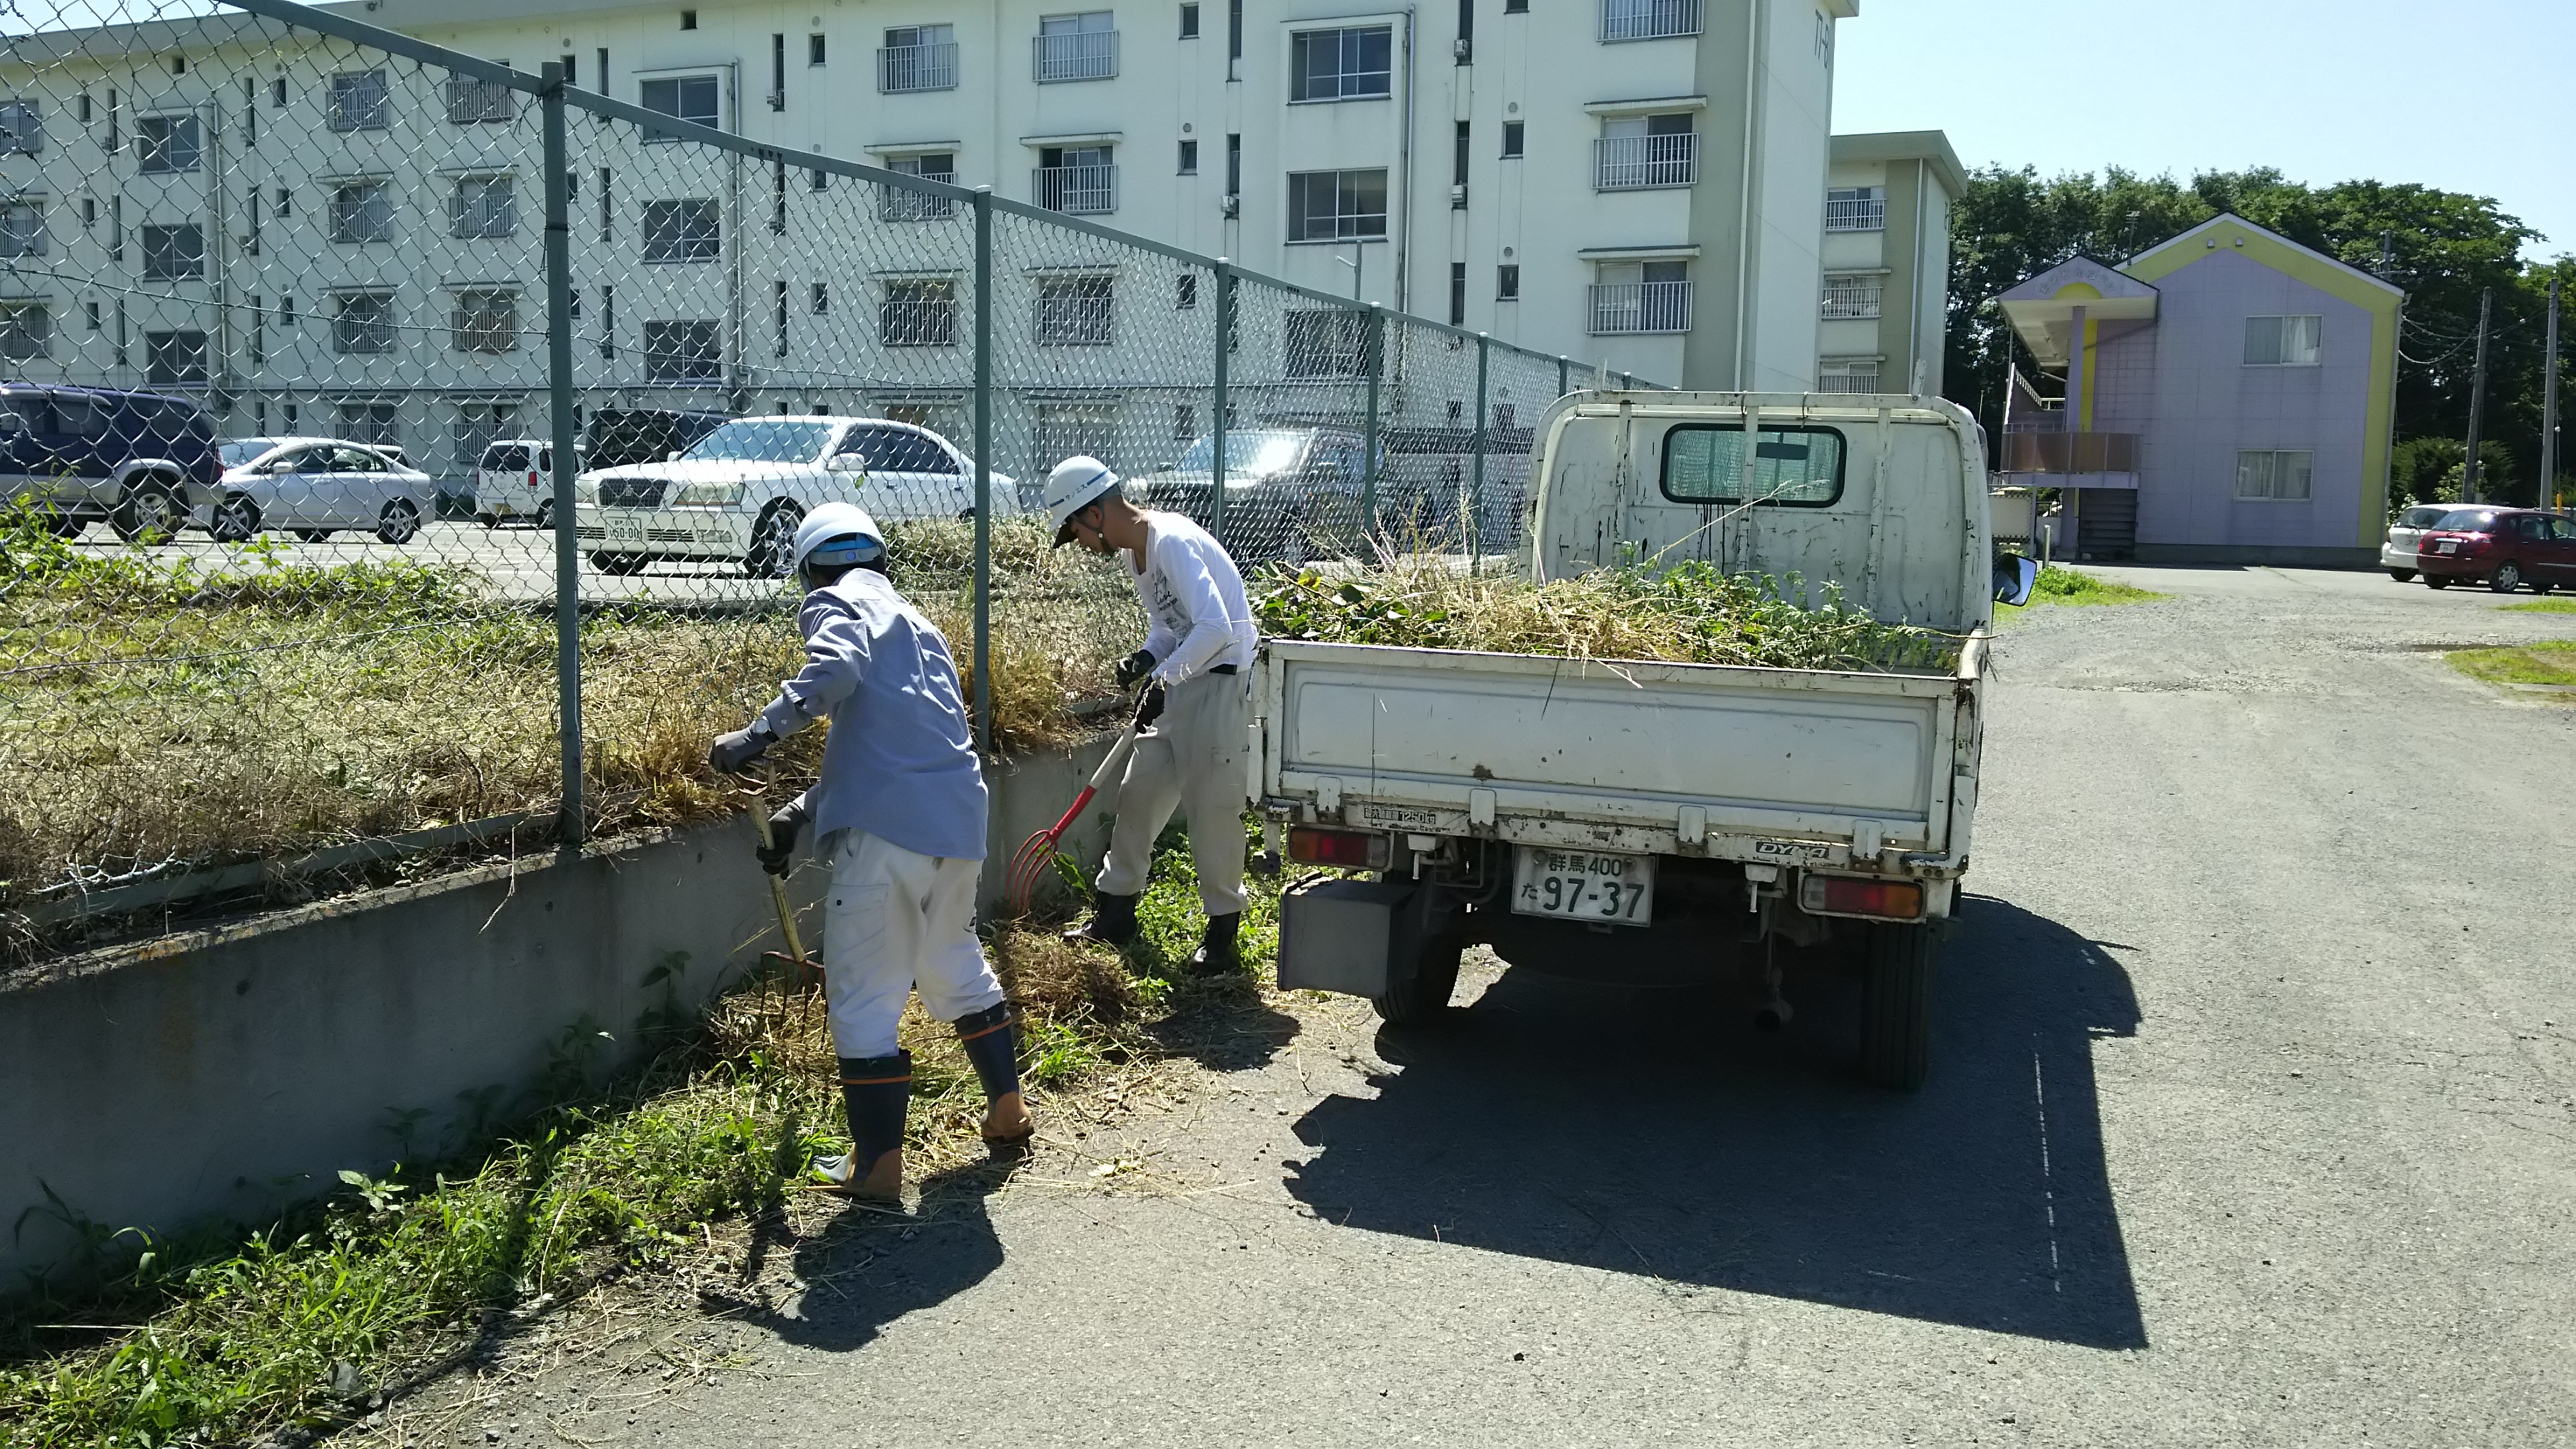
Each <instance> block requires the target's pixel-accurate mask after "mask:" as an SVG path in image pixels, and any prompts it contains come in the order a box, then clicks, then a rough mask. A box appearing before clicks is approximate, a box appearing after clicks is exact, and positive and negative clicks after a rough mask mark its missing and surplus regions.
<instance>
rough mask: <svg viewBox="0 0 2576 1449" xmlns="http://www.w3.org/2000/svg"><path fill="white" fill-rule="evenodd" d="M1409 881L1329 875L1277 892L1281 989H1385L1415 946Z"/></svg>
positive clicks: (1378, 992)
mask: <svg viewBox="0 0 2576 1449" xmlns="http://www.w3.org/2000/svg"><path fill="white" fill-rule="evenodd" d="M1417 889H1418V887H1416V886H1415V885H1414V884H1413V883H1412V882H1410V881H1372V880H1348V879H1340V878H1334V877H1324V878H1319V879H1314V880H1306V881H1300V882H1298V883H1297V884H1295V885H1293V886H1290V887H1289V888H1288V890H1287V892H1286V893H1285V894H1283V895H1282V896H1281V897H1280V900H1279V989H1280V990H1282V991H1338V992H1342V993H1344V994H1346V995H1350V996H1367V997H1379V996H1384V995H1386V994H1387V991H1388V989H1389V988H1390V987H1391V986H1393V985H1394V984H1395V977H1396V975H1397V974H1398V973H1399V972H1400V971H1402V970H1403V969H1405V967H1406V965H1407V964H1408V963H1409V962H1410V961H1411V960H1412V958H1413V955H1414V954H1415V951H1416V949H1417V943H1416V941H1415V937H1416V936H1417V934H1418V932H1419V926H1418V918H1419V917H1420V915H1421V912H1420V911H1419V910H1415V909H1412V906H1413V904H1414V901H1413V897H1414V893H1415V891H1416V890H1417Z"/></svg>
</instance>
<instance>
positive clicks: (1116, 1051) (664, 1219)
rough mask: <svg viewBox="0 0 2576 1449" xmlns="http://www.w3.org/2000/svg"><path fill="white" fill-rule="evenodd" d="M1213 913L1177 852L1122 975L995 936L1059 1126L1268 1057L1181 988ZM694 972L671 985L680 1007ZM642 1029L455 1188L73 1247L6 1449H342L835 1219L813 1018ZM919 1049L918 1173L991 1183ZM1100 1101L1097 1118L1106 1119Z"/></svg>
mask: <svg viewBox="0 0 2576 1449" xmlns="http://www.w3.org/2000/svg"><path fill="white" fill-rule="evenodd" d="M1196 909H1197V907H1196V892H1195V889H1194V887H1193V885H1192V881H1191V876H1190V869H1189V862H1188V857H1187V855H1186V847H1185V845H1183V846H1180V847H1177V848H1174V849H1166V850H1165V851H1163V852H1162V853H1161V859H1160V860H1159V861H1158V864H1157V869H1156V879H1155V881H1154V884H1153V886H1152V888H1151V889H1150V890H1149V891H1148V892H1147V895H1146V898H1145V900H1144V902H1143V903H1142V904H1141V907H1140V911H1139V918H1140V921H1141V923H1142V924H1143V926H1144V933H1143V934H1144V939H1143V940H1142V941H1141V942H1139V943H1138V944H1137V945H1136V946H1134V947H1131V948H1130V950H1129V952H1128V953H1127V955H1126V957H1125V958H1124V959H1122V958H1121V957H1120V956H1119V955H1117V954H1115V953H1112V952H1109V951H1107V950H1105V949H1100V948H1090V947H1080V946H1070V945H1067V944H1066V943H1064V942H1063V941H1061V940H1060V939H1058V937H1057V936H1056V934H1055V932H1054V931H1053V929H1051V928H1047V927H1043V926H1034V925H1032V926H1010V927H1005V928H1004V929H1003V930H1002V932H1001V933H1000V935H999V936H998V938H997V939H995V940H993V941H992V942H991V943H990V945H991V950H992V953H993V956H994V960H995V965H996V968H997V969H998V970H999V971H1000V972H1001V973H1002V975H1003V978H1004V981H1005V983H1006V985H1007V986H1008V987H1009V989H1010V993H1011V997H1012V1000H1013V1001H1014V1002H1015V1003H1017V1005H1018V1007H1019V1009H1020V1011H1021V1013H1022V1017H1023V1020H1024V1022H1025V1023H1026V1030H1025V1035H1024V1039H1023V1042H1022V1060H1023V1069H1024V1074H1025V1083H1026V1090H1027V1091H1028V1092H1029V1095H1030V1099H1031V1104H1032V1106H1033V1108H1034V1109H1035V1110H1036V1111H1037V1112H1038V1114H1039V1117H1040V1122H1041V1127H1042V1128H1044V1127H1046V1126H1047V1125H1048V1124H1049V1122H1050V1121H1052V1122H1058V1123H1061V1122H1064V1121H1066V1120H1068V1119H1070V1118H1071V1117H1073V1116H1075V1115H1076V1113H1075V1110H1074V1109H1075V1108H1077V1107H1086V1104H1085V1102H1084V1098H1085V1096H1086V1095H1087V1094H1096V1093H1098V1092H1100V1091H1104V1090H1106V1089H1108V1088H1109V1087H1110V1086H1111V1085H1112V1084H1115V1083H1118V1082H1123V1081H1126V1080H1129V1079H1130V1078H1132V1077H1133V1076H1134V1075H1135V1074H1137V1073H1138V1072H1141V1071H1144V1070H1149V1069H1151V1068H1152V1067H1153V1066H1154V1065H1155V1064H1157V1063H1159V1062H1162V1061H1165V1060H1168V1059H1170V1058H1173V1057H1177V1056H1184V1055H1186V1056H1194V1057H1199V1058H1202V1059H1208V1060H1216V1061H1223V1060H1224V1059H1225V1058H1226V1055H1227V1053H1228V1052H1229V1051H1230V1050H1238V1049H1240V1048H1241V1047H1242V1046H1243V1045H1244V1044H1245V1043H1247V1042H1250V1041H1252V1040H1254V1039H1261V1040H1266V1041H1268V1042H1270V1043H1272V1044H1274V1045H1275V1042H1276V1039H1277V1034H1276V1031H1275V1030H1271V1029H1269V1028H1271V1027H1273V1026H1275V1020H1276V1019H1275V1018H1274V1017H1271V1016H1270V1014H1269V1013H1268V1012H1267V1011H1266V1010H1265V1009H1264V1008H1263V1007H1262V996H1263V994H1264V988H1263V986H1262V985H1260V984H1258V983H1259V982H1260V981H1263V980H1266V978H1267V976H1268V972H1267V971H1266V970H1263V971H1260V972H1259V973H1258V976H1257V978H1256V979H1253V980H1246V979H1234V980H1225V981H1215V982H1196V981H1186V980H1176V979H1174V977H1173V975H1172V969H1171V968H1172V964H1173V963H1175V962H1177V961H1180V960H1184V959H1186V958H1187V956H1188V954H1189V952H1190V951H1191V949H1192V948H1193V947H1194V946H1195V945H1196V941H1197V930H1198V925H1197V918H1196ZM1276 940H1277V891H1276V889H1275V888H1273V887H1270V886H1268V885H1266V884H1265V885H1262V886H1261V887H1259V888H1257V889H1256V890H1255V891H1254V894H1253V901H1252V904H1251V907H1250V908H1249V910H1248V911H1247V913H1246V920H1245V929H1244V932H1243V937H1242V941H1243V945H1244V948H1245V951H1246V954H1247V956H1248V957H1252V958H1254V959H1256V960H1260V961H1265V962H1266V961H1267V960H1268V959H1269V958H1270V956H1271V954H1272V952H1273V950H1274V947H1275V943H1276ZM685 965H686V963H685V962H663V963H660V964H659V965H657V966H656V967H655V968H654V969H655V970H656V971H658V972H661V973H664V974H663V976H662V978H661V979H664V980H669V981H672V982H673V983H674V984H675V985H676V983H677V981H678V980H679V979H680V978H679V977H678V976H675V975H673V974H672V973H674V972H683V971H684V970H685ZM640 1029H641V1030H643V1031H645V1032H647V1033H656V1034H659V1040H660V1041H661V1050H660V1051H659V1052H658V1054H656V1055H655V1056H654V1057H653V1058H652V1060H651V1061H650V1063H649V1064H648V1065H646V1066H644V1067H643V1068H642V1069H641V1070H639V1071H636V1072H633V1073H630V1074H628V1075H626V1076H624V1077H622V1078H620V1079H618V1080H616V1081H615V1082H613V1083H610V1084H608V1085H606V1086H605V1087H603V1086H600V1085H598V1083H597V1080H596V1074H595V1073H594V1072H593V1071H592V1069H591V1064H592V1062H593V1060H594V1059H595V1058H596V1057H597V1056H598V1055H599V1054H600V1051H601V1050H602V1049H603V1048H604V1047H605V1046H606V1045H607V1043H606V1042H605V1041H603V1040H602V1039H601V1036H600V1033H599V1031H598V1029H597V1028H596V1027H595V1026H593V1025H591V1024H587V1023H584V1024H579V1025H576V1026H574V1027H572V1028H570V1029H568V1030H567V1031H566V1033H565V1035H564V1038H563V1040H562V1042H561V1043H560V1044H559V1046H558V1048H557V1050H556V1052H555V1055H554V1066H553V1070H552V1071H551V1072H550V1073H549V1076H548V1080H547V1082H546V1083H545V1084H544V1086H543V1087H542V1088H541V1089H540V1091H539V1092H538V1094H537V1096H536V1099H535V1102H534V1104H533V1106H532V1107H531V1108H530V1109H528V1110H526V1111H525V1112H524V1114H523V1115H521V1116H520V1117H519V1119H518V1120H517V1122H516V1124H515V1125H514V1126H512V1127H511V1128H510V1129H509V1130H508V1132H507V1133H506V1134H505V1135H502V1136H500V1137H499V1138H498V1139H497V1140H495V1139H493V1138H492V1137H491V1136H490V1135H489V1134H488V1133H486V1134H484V1135H485V1142H484V1144H483V1145H480V1146H478V1147H477V1148H475V1149H474V1150H471V1151H464V1152H451V1153H449V1154H447V1155H446V1156H445V1159H444V1161H443V1163H442V1164H441V1165H439V1166H431V1167H424V1166H415V1165H409V1164H406V1165H404V1166H400V1167H397V1168H396V1169H394V1170H393V1171H392V1172H391V1173H390V1174H388V1175H387V1176H386V1177H384V1178H382V1179H371V1178H367V1177H365V1176H363V1175H361V1174H359V1173H356V1172H344V1173H342V1174H341V1177H342V1178H343V1180H344V1182H345V1183H346V1190H345V1191H342V1192H339V1193H338V1194H336V1195H334V1196H332V1197H330V1198H328V1199H326V1200H324V1201H321V1202H318V1203H314V1204H311V1205H309V1206H307V1207H305V1208H303V1209H301V1210H299V1211H297V1212H295V1213H293V1214H291V1215H289V1216H288V1217H287V1218H285V1219H284V1220H282V1221H280V1222H277V1223H274V1224H271V1225H268V1226H266V1227H264V1228H261V1229H259V1230H257V1231H253V1232H248V1233H243V1232H239V1231H234V1232H231V1233H205V1234H200V1235H198V1236H197V1237H195V1238H192V1239H186V1240H172V1241H160V1240H151V1239H146V1238H143V1237H142V1236H141V1235H139V1234H134V1233H130V1232H129V1233H122V1234H119V1233H112V1232H110V1231H108V1230H106V1229H104V1228H103V1227H101V1226H99V1225H95V1224H88V1225H84V1226H85V1227H86V1229H87V1231H88V1234H89V1236H90V1239H91V1246H92V1250H93V1251H92V1254H91V1260H90V1262H89V1263H88V1264H87V1265H86V1274H85V1276H84V1277H82V1278H81V1279H80V1280H79V1281H76V1282H75V1281H72V1280H71V1279H68V1278H67V1279H65V1280H62V1281H59V1282H57V1283H55V1284H53V1285H51V1286H49V1287H48V1288H47V1289H45V1290H44V1291H41V1292H39V1293H37V1294H34V1295H32V1296H29V1297H25V1298H22V1299H20V1300H17V1301H15V1302H13V1303H12V1304H10V1305H9V1306H8V1307H7V1308H6V1309H5V1310H0V1423H5V1424H7V1425H8V1426H9V1439H8V1442H10V1443H11V1444H13V1445H15V1444H20V1443H24V1444H28V1445H45V1446H53V1445H63V1446H70V1445H83V1446H88V1445H118V1446H156V1449H157V1446H162V1445H170V1444H178V1443H239V1442H246V1441H248V1440H250V1439H252V1438H254V1437H256V1436H258V1435H262V1434H265V1433H268V1432H269V1431H271V1430H274V1429H277V1428H280V1427H284V1426H303V1427H305V1428H309V1429H314V1430H324V1431H327V1430H328V1429H329V1428H331V1427H333V1426H336V1425H340V1424H345V1423H347V1422H350V1421H351V1420H353V1419H355V1418H356V1417H358V1416H359V1415H361V1414H363V1413H365V1412H367V1411H368V1410H369V1409H371V1408H373V1407H375V1406H376V1405H377V1404H378V1403H380V1402H381V1400H380V1399H379V1398H377V1397H376V1396H377V1395H379V1394H383V1393H388V1392H391V1393H399V1392H401V1391H402V1390H403V1389H405V1388H406V1387H409V1386H417V1385H420V1384H424V1383H426V1382H427V1381H428V1380H429V1379H431V1378H433V1377H435V1376H436V1375H437V1374H438V1373H439V1372H440V1371H441V1370H442V1369H444V1368H451V1367H454V1366H456V1365H457V1364H459V1363H461V1362H463V1361H464V1360H463V1356H464V1354H465V1353H466V1351H467V1350H468V1349H469V1348H470V1347H471V1345H472V1344H473V1342H474V1340H475V1336H476V1333H477V1331H478V1329H479V1328H480V1327H481V1326H483V1325H485V1324H487V1323H491V1322H495V1321H498V1320H496V1319H495V1318H494V1315H519V1316H526V1315H532V1314H536V1313H541V1312H544V1311H545V1310H546V1309H548V1308H549V1307H552V1306H557V1305H561V1304H564V1303H568V1302H570V1301H572V1300H573V1299H575V1298H577V1297H578V1296H580V1295H581V1294H583V1293H585V1292H586V1291H588V1290H590V1289H591V1288H593V1287H595V1286H596V1285H598V1284H600V1283H602V1282H603V1281H604V1280H606V1279H609V1278H613V1277H617V1276H621V1275H625V1274H629V1273H651V1272H654V1271H656V1270H659V1269H665V1268H671V1267H675V1266H679V1265H680V1264H681V1262H682V1260H691V1259H694V1257H695V1255H698V1254H700V1253H701V1252H704V1253H708V1254H713V1253H714V1252H715V1251H716V1250H715V1240H714V1238H713V1236H712V1235H711V1234H710V1233H709V1232H708V1229H707V1226H706V1225H709V1224H716V1223H722V1222H726V1221H729V1220H739V1219H746V1218H748V1219H758V1220H768V1221H772V1222H786V1223H789V1224H794V1223H797V1222H799V1221H802V1222H805V1223H809V1224H813V1225H816V1226H818V1227H819V1225H820V1224H821V1223H822V1222H823V1221H825V1220H828V1219H830V1218H832V1217H835V1216H837V1215H838V1214H840V1213H841V1212H843V1211H845V1210H846V1209H844V1208H843V1206H842V1205H841V1204H840V1203H839V1201H838V1200H837V1199H835V1198H832V1197H829V1196H828V1195H823V1194H813V1193H804V1192H798V1191H795V1190H794V1189H793V1187H792V1186H791V1184H792V1183H793V1182H794V1181H796V1180H797V1179H798V1178H799V1177H800V1176H801V1174H802V1171H803V1169H804V1167H805V1166H806V1164H807V1163H808V1161H810V1159H811V1157H812V1156H813V1154H814V1153H816V1152H818V1151H836V1150H839V1144H840V1143H841V1142H842V1141H843V1134H844V1127H843V1123H842V1115H841V1106H840V1099H839V1092H838V1090H837V1088H836V1087H835V1086H834V1079H835V1075H836V1073H835V1062H834V1059H833V1053H832V1047H831V1041H830V1033H829V1029H828V1027H827V1026H826V1025H825V1022H824V1018H823V1012H822V1006H821V1002H820V1001H819V999H818V998H816V997H814V996H811V995H807V994H801V993H796V992H792V991H789V990H788V989H786V988H785V986H784V985H783V984H782V983H778V982H770V981H763V982H756V983H753V984H749V985H746V986H743V987H741V988H739V989H736V990H734V991H731V992H729V993H727V994H726V995H724V996H723V997H721V998H719V999H718V1000H717V1001H716V1002H715V1003H714V1004H713V1006H712V1008H711V1010H710V1012H709V1014H708V1016H707V1018H706V1020H705V1022H704V1024H703V1026H700V1025H699V1024H697V1023H696V1022H694V1021H691V1022H685V1023H684V1022H682V1021H680V1020H679V1019H678V1015H677V1013H676V1012H674V1013H670V1014H666V1015H663V1016H660V1017H658V1018H655V1019H649V1020H648V1021H647V1022H645V1023H643V1024H642V1026H641V1028H640ZM902 1035H903V1040H904V1044H905V1046H906V1047H907V1048H909V1049H910V1050H911V1051H912V1053H913V1056H914V1078H913V1082H914V1085H913V1104H912V1116H911V1123H910V1129H909V1142H908V1151H907V1153H906V1157H907V1159H908V1161H907V1167H908V1170H909V1175H910V1176H912V1177H913V1178H914V1179H915V1180H916V1181H918V1180H919V1179H920V1178H922V1177H923V1176H924V1175H925V1174H929V1173H937V1172H941V1171H946V1170H952V1169H958V1168H963V1167H968V1166H970V1165H971V1164H974V1163H976V1162H978V1161H980V1160H981V1159H982V1158H983V1150H982V1147H981V1145H980V1143H979V1142H978V1141H977V1140H976V1138H975V1135H974V1133H975V1124H976V1122H977V1121H978V1119H979V1118H980V1117H981V1115H982V1111H983V1097H982V1092H981V1089H980V1088H979V1087H978V1085H977V1083H976V1080H975V1075H974V1070H973V1068H972V1066H971V1065H970V1064H969V1063H968V1062H967V1060H966V1058H965V1054H964V1053H963V1052H962V1051H960V1050H959V1049H958V1047H957V1044H956V1039H955V1033H954V1032H953V1031H951V1030H950V1029H949V1028H948V1027H946V1026H944V1025H942V1024H940V1023H936V1022H932V1021H929V1020H927V1019H926V1018H924V1017H923V1016H922V1015H921V1012H920V1007H919V1005H918V1003H915V1004H914V1005H913V1007H912V1008H911V1011H910V1012H909V1014H908V1015H907V1016H906V1018H905V1020H904V1022H903V1027H902ZM484 1105H485V1106H486V1107H489V1106H491V1105H493V1104H491V1103H489V1102H487V1103H485V1104H484ZM1087 1105H1088V1108H1089V1109H1092V1110H1086V1111H1085V1112H1084V1113H1083V1115H1095V1116H1096V1115H1097V1111H1096V1108H1097V1107H1098V1106H1099V1105H1101V1104H1099V1103H1092V1104H1087ZM395 1125H396V1127H397V1128H398V1127H399V1125H400V1124H399V1123H396V1124H395ZM422 1155H423V1156H425V1157H435V1156H437V1155H438V1154H437V1153H436V1151H435V1149H434V1148H433V1149H426V1150H424V1152H423V1153H422ZM64 1216H65V1217H66V1218H67V1219H70V1220H72V1221H75V1222H77V1221H78V1219H77V1214H75V1213H72V1212H70V1211H69V1210H68V1209H66V1210H65V1211H64ZM64 1325H107V1327H96V1326H84V1327H64ZM116 1325H124V1326H121V1327H120V1326H116Z"/></svg>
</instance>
